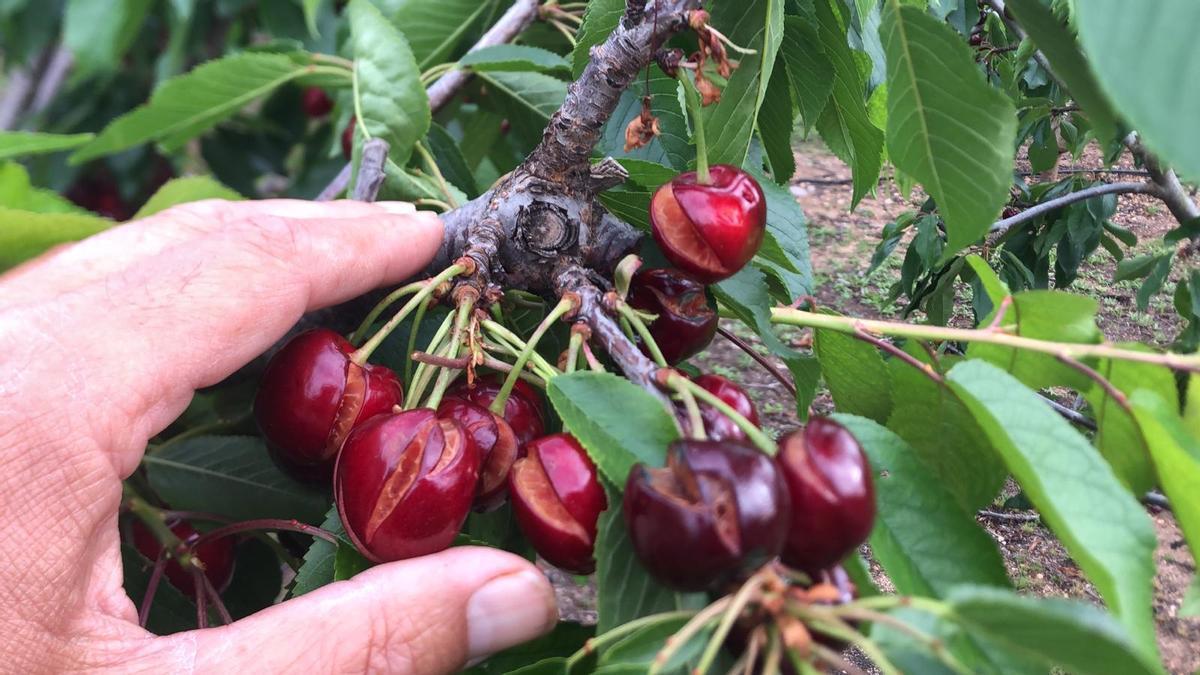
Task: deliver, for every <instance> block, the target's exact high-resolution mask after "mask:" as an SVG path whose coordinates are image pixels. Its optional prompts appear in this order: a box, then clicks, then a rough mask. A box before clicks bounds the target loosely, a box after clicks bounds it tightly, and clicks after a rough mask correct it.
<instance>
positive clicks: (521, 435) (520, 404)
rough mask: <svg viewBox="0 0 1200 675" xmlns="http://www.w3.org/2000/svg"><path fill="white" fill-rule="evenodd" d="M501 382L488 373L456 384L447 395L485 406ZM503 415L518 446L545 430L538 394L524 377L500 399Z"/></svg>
mask: <svg viewBox="0 0 1200 675" xmlns="http://www.w3.org/2000/svg"><path fill="white" fill-rule="evenodd" d="M503 384H504V378H503V377H501V376H499V375H496V374H494V373H489V374H487V375H481V376H479V377H477V378H476V379H475V382H474V385H473V386H467V383H466V382H463V383H461V384H458V385H456V386H455V387H454V388H453V389H451V390H450V392H449V393H448V395H449V396H456V397H458V398H462V399H466V400H468V401H470V402H471V403H474V404H476V405H479V406H482V407H484V408H487V407H489V406H491V405H492V402H493V401H495V400H496V395H497V394H499V393H500V387H501V385H503ZM503 417H504V420H505V421H506V422H508V424H509V426H511V427H512V430H513V433H515V434H516V435H517V443H518V444H519V445H525V444H526V443H528V442H529V441H532V440H533V439H535V438H538V437H540V436H542V435H543V434H545V433H546V421H545V419H544V418H543V417H542V395H541V394H540V393H538V390H537V389H535V388H534V386H533V385H531V384H529V383H528V382H526V381H525V380H517V383H516V385H515V386H514V387H513V389H512V392H511V393H510V394H509V395H508V400H507V401H505V402H504V415H503Z"/></svg>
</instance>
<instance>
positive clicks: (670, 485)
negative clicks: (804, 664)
mask: <svg viewBox="0 0 1200 675" xmlns="http://www.w3.org/2000/svg"><path fill="white" fill-rule="evenodd" d="M623 506H624V511H625V522H626V525H627V526H628V528H629V536H630V539H631V541H632V542H633V549H634V551H635V552H636V553H637V556H638V559H639V560H641V561H642V565H643V566H645V568H646V570H647V571H648V572H649V573H650V574H651V575H652V576H653V577H654V578H655V579H657V580H658V581H659V582H661V583H662V584H663V585H665V586H669V587H671V588H674V589H676V590H680V591H702V590H705V589H709V588H718V587H720V586H723V585H724V584H728V583H731V582H735V581H737V580H738V579H739V578H740V577H741V576H742V575H744V574H746V573H749V572H752V571H754V570H755V569H757V568H759V567H761V566H762V565H763V564H764V563H766V562H767V561H768V560H770V559H771V558H774V557H775V556H777V555H779V551H780V549H782V548H783V542H784V538H785V537H786V535H787V532H788V524H789V517H790V514H791V507H790V502H789V498H788V493H787V488H786V486H785V485H784V482H783V477H782V476H780V475H779V471H778V470H777V469H776V467H775V465H774V464H773V463H772V462H771V459H770V458H769V457H767V456H766V455H764V454H762V453H761V452H759V451H758V450H757V449H755V448H753V447H751V446H749V445H744V444H742V443H738V442H735V441H699V440H679V441H675V442H674V443H672V444H671V445H670V446H669V447H668V448H667V466H666V467H665V468H661V469H659V468H651V467H647V466H645V465H644V464H638V465H636V466H635V467H634V468H633V470H632V471H631V472H630V473H629V479H628V481H627V482H626V485H625V497H624V504H623Z"/></svg>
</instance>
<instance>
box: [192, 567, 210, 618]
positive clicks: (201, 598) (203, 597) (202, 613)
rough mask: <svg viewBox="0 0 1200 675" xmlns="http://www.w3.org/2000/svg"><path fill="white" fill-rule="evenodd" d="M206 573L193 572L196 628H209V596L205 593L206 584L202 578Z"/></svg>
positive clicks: (195, 570)
mask: <svg viewBox="0 0 1200 675" xmlns="http://www.w3.org/2000/svg"><path fill="white" fill-rule="evenodd" d="M203 576H204V572H201V571H200V570H197V569H194V570H192V588H193V591H194V592H195V594H196V628H200V629H204V628H208V594H207V593H205V592H204V582H203V581H202V580H201V577H203Z"/></svg>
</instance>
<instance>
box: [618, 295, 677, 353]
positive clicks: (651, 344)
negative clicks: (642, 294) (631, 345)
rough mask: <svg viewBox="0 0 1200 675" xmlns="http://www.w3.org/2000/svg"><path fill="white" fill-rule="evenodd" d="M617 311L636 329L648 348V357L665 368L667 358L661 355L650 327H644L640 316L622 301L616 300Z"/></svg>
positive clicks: (644, 324) (644, 323)
mask: <svg viewBox="0 0 1200 675" xmlns="http://www.w3.org/2000/svg"><path fill="white" fill-rule="evenodd" d="M617 313H618V314H620V315H621V318H622V319H624V320H626V321H628V322H629V323H630V325H632V326H633V329H634V330H635V331H637V334H638V337H640V338H642V342H643V343H644V344H645V345H646V348H647V349H649V350H650V358H652V359H654V362H655V363H657V364H658V365H659V366H661V367H663V368H666V367H667V360H666V359H665V358H664V357H663V353H662V350H661V349H659V348H658V343H657V342H655V341H654V336H653V335H651V334H650V329H649V328H647V327H646V322H645V321H642V317H641V316H639V315H638V313H637V312H635V311H633V308H632V307H630V306H629V305H628V304H627V303H625V302H624V301H618V302H617Z"/></svg>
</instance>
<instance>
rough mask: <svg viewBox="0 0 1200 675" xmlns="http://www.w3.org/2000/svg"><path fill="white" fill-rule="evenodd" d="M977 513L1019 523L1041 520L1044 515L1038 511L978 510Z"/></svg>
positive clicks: (985, 516) (994, 518)
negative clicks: (1003, 511)
mask: <svg viewBox="0 0 1200 675" xmlns="http://www.w3.org/2000/svg"><path fill="white" fill-rule="evenodd" d="M975 514H976V515H978V516H983V517H984V518H991V519H993V520H1011V521H1015V522H1018V523H1029V522H1033V521H1035V520H1041V519H1042V516H1041V515H1040V514H1037V513H1001V512H999V511H988V510H986V509H985V510H982V511H976V512H975Z"/></svg>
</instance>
